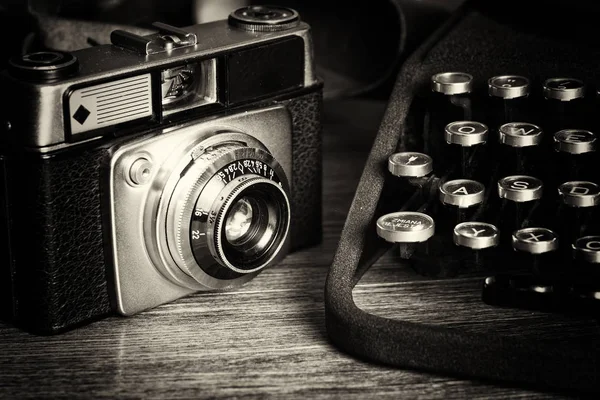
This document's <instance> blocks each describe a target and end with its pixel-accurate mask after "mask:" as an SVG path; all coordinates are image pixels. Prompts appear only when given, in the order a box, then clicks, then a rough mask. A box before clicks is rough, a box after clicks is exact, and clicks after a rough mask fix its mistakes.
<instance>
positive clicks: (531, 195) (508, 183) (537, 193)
mask: <svg viewBox="0 0 600 400" xmlns="http://www.w3.org/2000/svg"><path fill="white" fill-rule="evenodd" d="M543 188H544V184H543V183H542V181H541V180H539V179H537V178H534V177H532V176H526V175H514V176H507V177H506V178H502V179H500V180H499V181H498V195H499V196H500V198H502V199H507V200H511V201H514V202H517V203H523V202H527V201H533V200H538V199H540V198H541V197H542V192H543Z"/></svg>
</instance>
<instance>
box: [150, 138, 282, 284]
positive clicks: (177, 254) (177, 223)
mask: <svg viewBox="0 0 600 400" xmlns="http://www.w3.org/2000/svg"><path fill="white" fill-rule="evenodd" d="M219 139H221V140H219ZM250 139H251V138H249V137H248V136H247V135H245V134H242V133H227V134H218V135H215V137H213V138H211V140H208V141H203V142H201V143H199V144H197V145H195V146H193V147H191V148H189V149H188V150H187V152H186V153H187V154H188V157H189V158H187V160H190V161H189V162H188V163H187V165H184V166H183V167H180V168H175V169H174V170H173V171H172V173H171V177H170V179H169V183H168V184H167V185H165V187H164V188H163V192H162V195H161V202H160V203H161V204H160V205H159V207H158V210H157V218H156V219H155V222H154V223H155V225H154V230H155V232H156V236H157V238H158V247H159V249H160V254H161V258H162V261H163V262H162V264H164V265H163V268H162V269H161V270H162V272H163V273H165V274H166V275H167V277H168V278H169V279H171V280H173V281H175V282H176V283H178V284H180V285H184V286H188V287H191V288H196V289H197V288H198V287H203V288H209V289H220V288H228V287H233V286H238V284H239V283H244V282H246V281H248V280H250V279H252V278H253V277H254V276H255V275H256V274H258V273H259V272H260V271H261V270H262V269H264V268H266V267H268V266H270V265H272V264H274V263H275V262H277V261H278V260H279V259H280V258H281V257H282V256H283V254H284V253H285V251H284V250H285V248H286V247H285V244H286V243H287V237H288V232H289V227H290V202H289V193H290V192H289V184H288V180H287V177H286V175H285V173H284V171H283V169H282V167H281V165H280V164H279V163H278V162H277V161H276V160H275V158H274V157H273V156H272V155H271V153H269V152H268V151H267V149H266V148H264V146H262V145H261V146H257V144H256V141H255V140H250ZM183 160H186V157H184V158H183ZM234 282H235V284H234Z"/></svg>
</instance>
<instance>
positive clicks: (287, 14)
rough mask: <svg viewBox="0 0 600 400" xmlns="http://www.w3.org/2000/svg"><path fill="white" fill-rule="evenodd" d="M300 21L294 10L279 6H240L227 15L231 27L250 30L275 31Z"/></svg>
mask: <svg viewBox="0 0 600 400" xmlns="http://www.w3.org/2000/svg"><path fill="white" fill-rule="evenodd" d="M299 23H300V16H299V15H298V12H297V11H296V10H293V9H291V8H287V7H279V6H258V5H256V6H248V7H242V8H239V9H237V10H235V11H234V12H232V13H231V14H230V15H229V24H230V25H231V26H233V27H236V28H239V29H243V30H245V31H252V32H277V31H283V30H287V29H291V28H294V27H296V26H298V24H299Z"/></svg>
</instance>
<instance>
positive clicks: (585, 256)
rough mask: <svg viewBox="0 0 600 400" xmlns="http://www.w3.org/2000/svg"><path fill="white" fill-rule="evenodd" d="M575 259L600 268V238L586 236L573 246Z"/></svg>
mask: <svg viewBox="0 0 600 400" xmlns="http://www.w3.org/2000/svg"><path fill="white" fill-rule="evenodd" d="M573 258H574V259H575V260H579V261H584V262H586V263H590V264H598V265H599V266H600V236H584V237H582V238H579V239H577V240H576V241H575V243H574V244H573Z"/></svg>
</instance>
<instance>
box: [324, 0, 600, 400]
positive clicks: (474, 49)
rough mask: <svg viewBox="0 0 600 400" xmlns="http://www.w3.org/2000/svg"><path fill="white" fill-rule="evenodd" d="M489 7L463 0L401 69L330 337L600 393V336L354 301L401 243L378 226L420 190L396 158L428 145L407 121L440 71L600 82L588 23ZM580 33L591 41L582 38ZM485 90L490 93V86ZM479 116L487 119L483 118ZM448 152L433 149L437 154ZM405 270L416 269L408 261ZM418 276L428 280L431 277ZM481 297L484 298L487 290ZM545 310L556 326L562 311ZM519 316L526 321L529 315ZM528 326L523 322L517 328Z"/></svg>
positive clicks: (356, 220)
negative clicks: (401, 173)
mask: <svg viewBox="0 0 600 400" xmlns="http://www.w3.org/2000/svg"><path fill="white" fill-rule="evenodd" d="M484 3H485V2H481V1H469V2H467V3H466V4H465V5H463V6H462V7H461V8H460V9H459V10H458V11H457V12H456V13H455V14H454V15H453V16H452V17H451V18H450V19H449V20H448V21H447V22H446V24H445V25H444V26H442V27H441V28H440V29H439V30H438V31H437V32H435V33H434V34H433V35H432V36H431V37H430V38H429V40H427V41H426V42H425V43H424V44H423V45H422V46H421V47H420V48H419V49H418V50H417V51H416V52H415V53H414V54H413V55H412V56H411V57H410V58H409V59H408V61H407V62H406V63H405V64H404V66H403V68H402V70H401V71H400V74H399V76H398V79H397V81H396V86H395V88H394V91H393V93H392V95H391V97H390V102H389V104H388V108H387V112H386V115H385V117H384V120H383V122H382V124H381V126H380V129H379V133H378V135H377V137H376V139H375V142H374V145H373V147H372V149H371V153H370V155H369V158H368V160H367V163H366V165H365V169H364V171H363V175H362V177H361V181H360V183H359V185H358V188H357V192H356V194H355V197H354V200H353V203H352V206H351V209H350V212H349V214H348V217H347V220H346V224H345V227H344V230H343V232H342V237H341V240H340V243H339V246H338V251H337V254H336V256H335V258H334V261H333V264H332V268H331V270H330V273H329V276H328V279H327V285H326V315H327V329H328V334H329V336H330V338H331V339H332V341H333V342H334V343H335V344H336V345H337V346H338V347H340V348H341V349H343V350H344V351H346V352H348V353H350V354H354V355H356V356H359V357H361V358H366V359H370V360H374V361H377V362H383V363H385V364H389V365H394V366H398V367H402V368H415V369H419V370H428V371H434V372H442V373H445V374H451V375H459V376H463V377H464V376H468V377H477V378H484V379H492V380H500V381H508V382H512V383H519V384H522V385H523V384H525V385H530V386H531V385H533V386H536V387H538V388H539V387H541V388H544V389H548V388H550V389H553V390H561V389H562V390H564V389H567V390H570V391H578V392H597V391H598V390H599V388H600V385H599V383H598V370H599V367H598V359H599V357H598V353H597V349H598V348H599V347H598V344H599V338H600V335H598V334H593V335H591V336H587V337H584V338H579V339H581V340H579V339H577V340H572V341H569V338H571V339H573V337H572V336H569V332H564V334H561V333H560V332H553V333H555V335H554V336H553V335H552V334H544V330H543V329H537V330H536V329H532V330H523V332H522V334H518V330H517V331H515V333H514V334H508V335H506V334H503V333H502V332H499V331H495V326H494V324H493V323H492V324H490V327H489V330H485V331H484V332H481V331H472V330H469V329H465V328H464V327H445V326H444V327H442V326H438V325H436V322H435V321H423V323H414V322H409V321H403V320H402V318H400V319H393V320H391V319H388V318H382V317H379V316H377V315H374V314H371V313H369V312H367V311H365V310H363V309H361V308H360V307H358V306H357V304H355V303H354V300H353V299H352V288H353V287H354V285H356V283H357V282H358V281H359V280H360V278H361V277H362V275H363V274H365V273H366V272H367V271H368V270H369V268H370V267H371V265H373V263H375V262H376V260H377V259H379V257H381V256H382V255H383V254H385V253H387V252H389V250H390V248H391V247H392V244H391V243H389V242H387V241H386V240H383V239H381V238H379V237H378V235H377V229H376V222H377V220H378V218H379V217H381V216H383V215H385V214H388V213H392V212H396V211H399V210H400V209H401V208H402V207H403V206H406V201H407V200H408V199H409V196H410V193H407V192H406V191H404V193H405V195H404V196H403V195H399V193H403V192H402V191H401V186H402V185H403V184H406V182H401V180H400V179H398V178H397V177H395V176H392V175H391V174H390V173H389V172H388V168H387V164H388V158H389V156H390V155H391V154H393V153H396V152H402V151H422V149H423V147H422V136H421V135H422V130H420V129H419V127H418V126H415V125H411V124H407V122H410V117H409V116H410V115H414V114H413V113H414V107H416V106H417V104H416V103H417V102H415V101H414V99H415V98H416V97H417V95H418V93H428V92H430V90H431V76H432V75H434V74H436V73H439V72H447V71H461V72H466V73H470V74H472V75H473V77H474V81H475V82H477V83H478V84H479V85H482V86H483V87H484V88H485V91H486V92H487V87H486V86H487V80H488V79H489V78H491V77H493V76H498V75H506V74H511V75H521V76H526V77H527V78H529V79H530V81H531V84H532V87H535V88H537V89H538V90H539V89H541V87H542V84H543V82H544V81H545V80H546V79H548V78H552V77H565V76H569V77H578V78H579V79H581V80H583V81H584V82H586V83H587V84H592V86H593V85H596V84H599V83H600V74H599V72H598V71H597V70H595V68H594V67H593V65H594V62H593V60H595V59H597V58H598V56H599V55H600V46H598V43H597V41H596V40H595V39H594V38H592V37H590V36H586V35H585V32H584V33H582V29H579V30H578V31H576V32H575V31H570V32H569V35H568V36H569V38H566V39H562V38H560V37H558V36H559V35H557V34H556V32H554V33H552V31H551V29H546V31H545V34H543V35H542V34H539V33H538V32H537V31H536V30H535V29H533V28H532V26H531V25H533V24H530V25H528V24H527V23H528V22H530V21H531V20H528V18H529V17H530V16H531V15H525V16H521V18H512V17H514V16H515V15H516V16H518V14H519V13H518V12H515V13H513V14H514V15H511V14H510V11H515V9H510V8H509V9H502V10H500V9H494V6H493V5H489V4H484ZM509 4H512V5H513V6H514V5H515V3H509ZM578 4H579V3H578ZM496 5H497V4H496ZM584 5H585V6H587V3H586V4H584ZM590 7H592V8H593V5H590ZM490 10H492V11H490ZM519 10H520V9H519ZM583 10H587V9H586V8H585V7H584V8H583ZM520 11H522V10H520ZM546 11H547V10H546ZM580 12H581V11H580ZM577 15H580V14H577ZM591 15H593V14H585V13H583V12H582V13H581V16H582V18H583V20H591V19H592V16H591ZM517 19H518V21H515V20H517ZM540 20H542V21H546V23H548V25H552V23H553V21H551V20H550V22H548V21H549V20H547V19H546V20H544V18H543V16H542V17H540ZM573 22H576V21H573ZM567 26H570V25H568V24H567V25H565V27H567ZM535 27H538V25H537V24H536V25H535ZM549 27H550V26H547V27H546V28H549ZM548 32H550V34H547V33H548ZM587 32H589V29H588V30H587ZM579 37H583V39H582V40H581V41H578V40H577V38H579ZM594 42H596V43H594ZM595 89H596V88H594V90H593V91H592V92H591V93H593V92H595ZM475 90H478V91H479V90H481V86H480V87H479V88H476V89H475ZM473 119H474V120H477V116H473ZM440 154H442V153H439V152H438V153H435V154H430V155H431V157H432V158H433V159H434V160H435V159H436V156H438V157H439V156H440ZM434 170H435V168H434ZM417 208H418V206H417ZM401 255H402V254H401ZM405 255H407V254H405ZM398 268H409V267H408V266H407V265H405V264H399V265H398ZM403 276H404V275H403ZM415 276H416V279H417V280H419V281H421V280H422V281H426V280H427V278H424V277H422V276H419V275H417V274H415ZM484 276H485V273H482V274H481V276H479V277H477V278H475V279H474V280H473V282H475V283H474V284H476V285H482V284H483V279H482V278H483V277H484ZM422 287H423V288H424V289H423V292H422V295H426V293H427V292H426V287H427V286H426V284H425V283H424V284H423V286H422ZM478 293H479V295H481V291H479V292H478ZM416 307H418V306H417V305H416ZM482 307H485V305H483V306H482ZM489 307H492V306H489ZM478 309H479V308H478ZM486 310H487V309H486ZM474 312H475V311H474ZM515 312H518V311H515ZM544 315H547V321H548V323H551V322H550V321H552V319H553V317H552V314H544ZM465 318H466V316H465ZM543 318H546V317H543ZM573 318H574V320H573V321H576V323H577V324H581V326H583V325H585V326H587V327H590V329H591V331H592V332H594V331H596V332H598V321H597V319H596V318H594V317H593V316H592V317H590V316H589V315H588V316H583V317H573ZM517 320H518V321H519V322H523V321H521V320H520V318H518V319H517ZM523 323H524V322H523ZM521 325H522V324H521ZM518 326H519V324H515V328H516V329H518ZM557 326H560V325H557ZM571 333H572V332H571ZM557 337H558V338H557Z"/></svg>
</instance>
